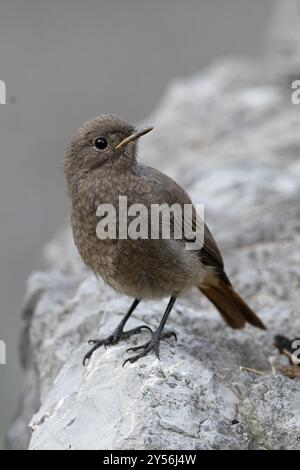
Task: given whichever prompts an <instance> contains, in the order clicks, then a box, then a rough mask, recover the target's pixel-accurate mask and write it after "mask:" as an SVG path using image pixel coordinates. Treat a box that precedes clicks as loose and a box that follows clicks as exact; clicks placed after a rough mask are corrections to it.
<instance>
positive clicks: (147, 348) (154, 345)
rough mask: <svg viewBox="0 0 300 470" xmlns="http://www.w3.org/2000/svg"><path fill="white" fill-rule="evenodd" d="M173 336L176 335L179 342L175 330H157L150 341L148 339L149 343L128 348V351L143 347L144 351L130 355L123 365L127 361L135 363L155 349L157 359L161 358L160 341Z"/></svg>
mask: <svg viewBox="0 0 300 470" xmlns="http://www.w3.org/2000/svg"><path fill="white" fill-rule="evenodd" d="M171 336H174V338H175V340H176V342H177V335H176V333H175V332H174V331H166V332H165V333H162V334H158V333H157V332H155V333H153V334H152V338H151V340H150V341H147V343H144V344H141V345H140V346H133V347H131V348H128V349H127V350H126V352H129V351H139V350H140V349H143V351H142V352H141V353H140V354H136V355H135V356H131V357H128V358H127V359H126V360H125V361H124V362H123V367H124V366H125V364H127V362H129V363H130V364H133V363H134V362H136V361H138V360H139V359H141V358H142V357H145V356H147V354H148V353H149V352H151V351H154V353H155V355H156V357H157V359H159V360H160V356H159V343H160V341H161V340H162V339H166V338H170V337H171Z"/></svg>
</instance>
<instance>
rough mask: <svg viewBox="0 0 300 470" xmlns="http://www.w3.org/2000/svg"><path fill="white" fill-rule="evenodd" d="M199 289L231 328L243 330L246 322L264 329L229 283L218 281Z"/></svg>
mask: <svg viewBox="0 0 300 470" xmlns="http://www.w3.org/2000/svg"><path fill="white" fill-rule="evenodd" d="M199 289H200V291H201V292H202V293H203V294H204V295H205V296H206V297H207V298H208V299H209V300H210V301H211V302H212V303H213V304H214V306H215V307H216V308H217V309H218V310H219V312H220V314H221V315H222V317H223V319H224V320H225V322H226V323H227V324H228V325H229V326H231V327H232V328H236V329H238V328H243V327H244V326H245V323H246V322H248V323H250V324H251V325H253V326H256V327H257V328H261V329H263V330H265V329H266V327H265V325H264V324H263V322H262V321H261V320H260V319H259V318H258V316H257V315H256V313H254V312H253V310H252V309H251V308H250V307H249V306H248V305H247V304H246V302H245V301H244V300H243V299H242V298H241V297H240V296H239V294H237V293H236V292H235V290H234V289H233V288H232V286H231V284H230V283H229V282H228V283H227V282H225V281H224V280H223V279H220V282H219V284H217V285H210V286H207V287H199Z"/></svg>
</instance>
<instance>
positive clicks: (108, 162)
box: [64, 114, 153, 179]
mask: <svg viewBox="0 0 300 470" xmlns="http://www.w3.org/2000/svg"><path fill="white" fill-rule="evenodd" d="M152 129H153V128H152V127H147V128H145V129H140V130H138V129H136V128H134V127H133V126H131V125H129V124H127V123H126V122H125V121H123V120H122V119H121V118H119V117H118V116H114V115H107V114H103V115H101V116H99V117H96V118H95V119H92V120H90V121H88V122H86V123H85V124H84V125H83V126H82V127H81V128H80V129H79V130H78V131H77V132H76V134H75V135H74V137H73V139H72V140H71V143H70V145H69V148H68V150H67V154H66V157H65V160H64V170H65V174H66V177H67V179H70V178H76V179H77V178H80V177H81V176H84V175H86V174H88V173H90V172H95V171H97V170H98V171H101V168H104V167H106V168H108V167H114V166H116V165H118V166H119V167H120V168H121V167H130V166H132V165H134V164H135V162H136V143H137V140H138V139H139V137H141V136H142V135H145V134H147V133H148V132H150V131H151V130H152Z"/></svg>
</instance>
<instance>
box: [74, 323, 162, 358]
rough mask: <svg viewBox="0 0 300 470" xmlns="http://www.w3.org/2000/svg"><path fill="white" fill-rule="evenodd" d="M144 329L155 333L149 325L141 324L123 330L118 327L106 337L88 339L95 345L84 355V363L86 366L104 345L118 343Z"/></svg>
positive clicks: (89, 342)
mask: <svg viewBox="0 0 300 470" xmlns="http://www.w3.org/2000/svg"><path fill="white" fill-rule="evenodd" d="M143 330H148V331H150V333H153V331H152V330H151V328H150V327H149V326H147V325H140V326H137V327H136V328H132V329H131V330H128V331H122V329H121V328H118V327H117V328H116V329H115V331H114V332H113V333H112V334H111V335H109V336H108V337H107V338H105V339H90V340H89V341H88V344H92V345H93V347H92V348H91V349H90V350H89V351H88V352H87V353H86V355H85V356H84V358H83V365H84V366H85V364H86V361H87V360H89V359H90V358H91V356H92V355H93V354H94V352H95V351H96V350H97V349H98V348H100V347H101V346H104V347H105V349H106V347H107V346H111V345H113V344H117V343H118V342H119V341H120V340H122V339H126V338H129V337H130V336H132V335H135V334H138V333H141V332H142V331H143Z"/></svg>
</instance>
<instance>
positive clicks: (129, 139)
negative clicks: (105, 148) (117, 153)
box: [115, 127, 153, 149]
mask: <svg viewBox="0 0 300 470" xmlns="http://www.w3.org/2000/svg"><path fill="white" fill-rule="evenodd" d="M152 129H153V127H146V128H145V129H141V130H140V131H137V132H135V133H134V134H131V135H130V136H129V137H126V139H123V140H122V141H121V142H120V143H119V144H118V145H117V146H116V147H115V149H119V148H120V147H123V145H126V144H129V142H132V141H134V140H136V139H139V138H140V137H142V135H145V134H148V132H150V131H152Z"/></svg>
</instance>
